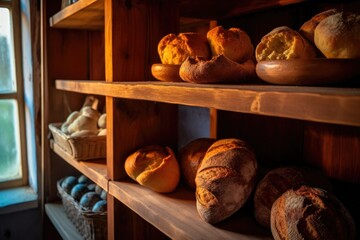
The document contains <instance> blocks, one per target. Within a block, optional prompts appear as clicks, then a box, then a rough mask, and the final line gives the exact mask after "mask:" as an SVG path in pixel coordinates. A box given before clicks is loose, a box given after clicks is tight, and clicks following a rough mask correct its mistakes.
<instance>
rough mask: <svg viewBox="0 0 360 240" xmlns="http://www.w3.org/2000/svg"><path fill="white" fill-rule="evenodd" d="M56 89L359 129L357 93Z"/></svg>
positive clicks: (108, 86)
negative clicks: (356, 127) (357, 127)
mask: <svg viewBox="0 0 360 240" xmlns="http://www.w3.org/2000/svg"><path fill="white" fill-rule="evenodd" d="M56 88H57V89H61V90H66V91H73V92H80V93H85V94H97V95H105V96H112V97H118V98H129V99H138V100H148V101H158V102H167V103H173V104H182V105H189V106H199V107H208V108H215V109H219V110H228V111H234V112H242V113H251V114H260V115H266V116H277V117H286V118H294V119H301V120H308V121H315V122H325V123H334V124H343V125H350V126H360V108H359V107H358V106H360V89H359V88H334V87H298V86H275V85H214V84H191V83H176V82H174V83H165V82H116V83H107V82H104V81H100V82H99V81H75V80H57V81H56ZM189 96H196V98H194V97H189Z"/></svg>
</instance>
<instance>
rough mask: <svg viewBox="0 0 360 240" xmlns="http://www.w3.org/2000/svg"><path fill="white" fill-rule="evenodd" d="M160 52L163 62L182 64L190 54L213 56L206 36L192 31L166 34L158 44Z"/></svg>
mask: <svg viewBox="0 0 360 240" xmlns="http://www.w3.org/2000/svg"><path fill="white" fill-rule="evenodd" d="M158 53H159V56H160V60H161V63H162V64H174V65H180V64H181V63H183V62H184V61H185V59H186V58H188V57H189V56H191V57H196V56H199V57H203V58H204V59H210V58H211V51H210V47H209V43H208V41H207V39H206V36H204V35H202V34H200V33H190V32H189V33H180V34H179V35H175V34H172V33H170V34H168V35H166V36H165V37H163V38H162V39H161V40H160V42H159V44H158Z"/></svg>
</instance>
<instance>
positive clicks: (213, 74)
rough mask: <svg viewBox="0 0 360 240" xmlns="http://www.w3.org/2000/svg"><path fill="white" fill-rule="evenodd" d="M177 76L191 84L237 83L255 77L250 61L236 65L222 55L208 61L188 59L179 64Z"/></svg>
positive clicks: (253, 66)
mask: <svg viewBox="0 0 360 240" xmlns="http://www.w3.org/2000/svg"><path fill="white" fill-rule="evenodd" d="M179 74H180V77H181V79H182V80H184V81H186V82H191V83H239V82H246V81H248V80H250V79H252V78H253V77H254V76H255V75H256V73H255V63H254V61H253V60H252V59H248V60H247V61H245V62H243V63H237V62H234V61H232V60H230V59H229V58H227V57H225V56H224V55H217V56H214V57H213V58H212V59H210V60H205V59H202V58H200V57H197V58H188V59H186V61H184V62H183V64H181V66H180V70H179Z"/></svg>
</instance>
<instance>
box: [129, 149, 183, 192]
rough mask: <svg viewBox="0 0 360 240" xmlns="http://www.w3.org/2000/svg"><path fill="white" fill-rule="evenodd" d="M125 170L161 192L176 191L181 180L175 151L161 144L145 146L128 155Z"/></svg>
mask: <svg viewBox="0 0 360 240" xmlns="http://www.w3.org/2000/svg"><path fill="white" fill-rule="evenodd" d="M125 171H126V173H127V174H128V175H129V177H131V178H132V179H133V180H135V181H136V182H138V183H139V184H140V185H142V186H145V187H147V188H150V189H151V190H153V191H155V192H161V193H168V192H172V191H174V190H175V188H176V187H177V185H178V183H179V180H180V167H179V164H178V161H177V159H176V157H175V154H174V152H173V151H172V149H171V148H169V147H163V146H159V145H150V146H146V147H143V148H141V149H139V150H138V151H136V152H134V153H133V154H131V155H130V156H128V157H127V159H126V160H125Z"/></svg>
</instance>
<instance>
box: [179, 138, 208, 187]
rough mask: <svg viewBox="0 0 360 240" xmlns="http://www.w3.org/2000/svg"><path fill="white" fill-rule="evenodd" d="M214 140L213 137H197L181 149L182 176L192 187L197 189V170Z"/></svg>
mask: <svg viewBox="0 0 360 240" xmlns="http://www.w3.org/2000/svg"><path fill="white" fill-rule="evenodd" d="M214 142H215V139H213V138H197V139H195V140H193V141H191V142H189V143H188V144H186V145H185V146H184V147H182V148H181V149H180V151H179V162H180V169H181V173H182V177H183V178H184V180H185V182H186V184H187V185H188V186H189V187H190V188H191V189H194V190H195V188H196V185H195V176H196V172H197V170H198V168H199V165H200V163H201V161H202V160H203V158H204V156H205V153H206V151H207V150H208V148H209V147H210V145H211V144H213V143H214Z"/></svg>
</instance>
